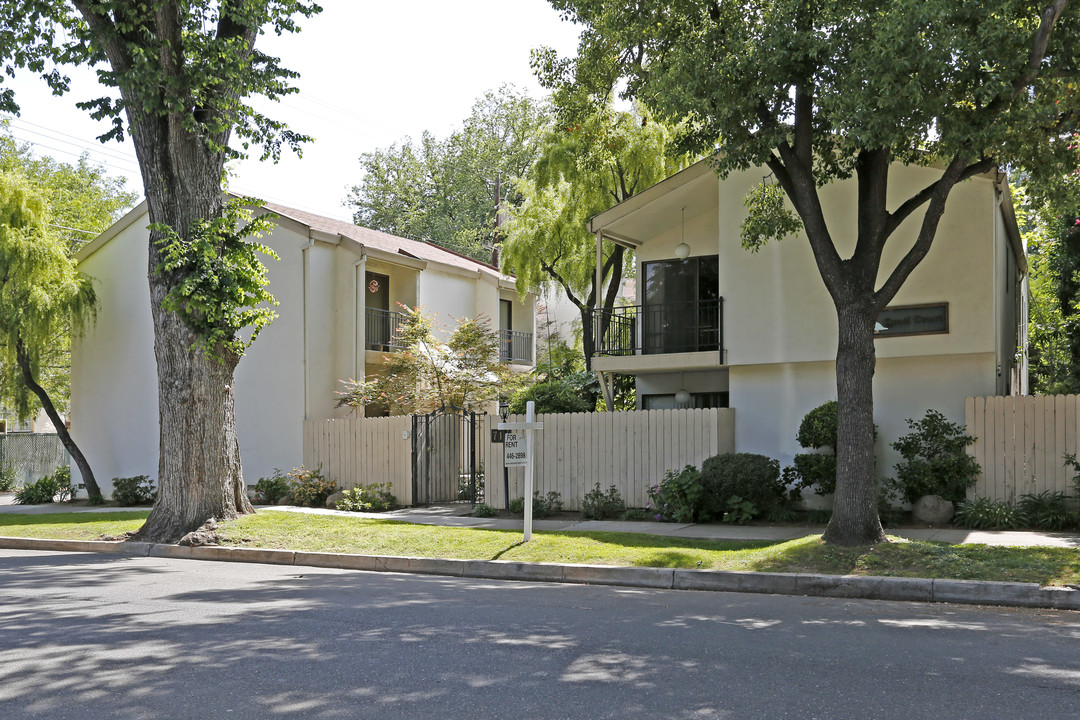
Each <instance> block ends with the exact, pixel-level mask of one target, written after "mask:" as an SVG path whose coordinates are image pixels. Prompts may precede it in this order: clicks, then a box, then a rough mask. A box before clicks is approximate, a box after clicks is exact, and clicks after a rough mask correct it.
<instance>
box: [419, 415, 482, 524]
mask: <svg viewBox="0 0 1080 720" xmlns="http://www.w3.org/2000/svg"><path fill="white" fill-rule="evenodd" d="M485 417H486V414H485V413H475V412H471V411H469V410H462V409H461V408H457V407H453V406H450V407H442V408H439V409H438V410H435V411H434V412H431V413H428V414H427V415H413V416H412V482H413V504H414V505H427V504H429V503H444V502H469V503H472V504H474V505H475V504H476V503H478V502H483V500H484V448H485V447H486V443H484V442H482V441H483V437H482V433H483V431H484V418H485Z"/></svg>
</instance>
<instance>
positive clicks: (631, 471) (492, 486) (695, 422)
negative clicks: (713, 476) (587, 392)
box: [487, 408, 735, 510]
mask: <svg viewBox="0 0 1080 720" xmlns="http://www.w3.org/2000/svg"><path fill="white" fill-rule="evenodd" d="M524 419H525V418H524V416H511V420H524ZM536 419H537V420H539V421H540V422H543V423H544V429H543V430H539V431H536V432H534V433H533V438H534V439H535V440H534V442H535V447H534V448H533V452H534V453H535V458H536V459H535V461H534V462H535V463H536V464H535V465H534V466H533V482H534V484H535V486H536V489H537V490H539V491H540V493H541V494H542V495H546V494H547V493H548V492H551V491H555V492H558V493H559V494H560V495H561V496H562V500H563V507H564V508H565V509H567V510H580V509H581V500H582V499H583V498H584V497H585V493H587V492H589V491H590V490H592V489H594V487H595V486H596V483H598V482H599V483H600V488H601V490H604V491H605V492H606V491H607V489H608V487H610V486H611V485H614V486H615V487H617V488H619V492H620V493H622V497H623V500H625V501H626V504H627V506H629V507H645V505H646V504H647V503H648V502H649V495H648V490H649V487H650V486H652V485H655V484H656V483H658V482H660V480H661V479H662V478H663V477H664V473H665V472H666V471H667V470H673V469H681V468H682V467H683V466H685V465H697V466H700V465H701V463H702V462H703V461H704V460H705V459H706V458H709V457H711V456H713V455H716V454H718V453H722V452H732V451H733V450H734V448H735V410H734V409H732V408H710V409H692V410H638V411H633V412H610V413H609V412H598V413H567V414H559V415H538V416H537V418H536ZM498 422H499V419H498V418H490V423H491V427H495V425H496V424H498ZM488 458H490V459H489V461H488V465H489V468H490V469H489V471H488V473H487V498H488V500H487V502H488V503H490V504H492V505H494V506H495V507H497V508H503V507H505V493H504V491H503V464H502V462H503V453H502V446H495V447H494V448H492V450H491V454H490V455H488ZM509 470H510V498H511V499H513V498H518V497H521V496H523V495H524V494H525V470H524V468H510V469H509Z"/></svg>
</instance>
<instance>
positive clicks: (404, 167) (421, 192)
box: [346, 86, 551, 262]
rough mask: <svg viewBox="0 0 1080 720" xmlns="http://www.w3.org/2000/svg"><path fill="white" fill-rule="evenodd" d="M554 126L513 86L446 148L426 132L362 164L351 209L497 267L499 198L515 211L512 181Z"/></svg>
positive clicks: (365, 220) (482, 102) (359, 219)
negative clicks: (494, 262)
mask: <svg viewBox="0 0 1080 720" xmlns="http://www.w3.org/2000/svg"><path fill="white" fill-rule="evenodd" d="M550 121H551V118H550V112H549V110H548V108H547V106H546V104H545V103H543V102H539V101H537V100H533V99H532V98H530V97H529V96H528V95H526V94H525V93H523V92H521V91H519V90H517V89H516V88H514V87H513V86H503V87H501V88H499V90H498V91H495V92H491V91H489V92H487V93H485V95H484V97H482V98H480V99H478V100H477V101H476V102H475V103H474V104H473V107H472V112H471V114H470V116H469V117H468V118H467V119H466V120H465V122H464V124H463V126H462V128H461V129H459V130H455V131H454V132H452V133H451V134H450V135H449V136H448V137H446V138H445V139H443V140H439V139H437V138H435V137H434V136H433V135H432V134H431V133H429V132H424V134H423V136H422V137H421V139H420V141H419V142H414V141H413V140H412V139H411V138H405V139H404V140H402V141H401V142H400V143H395V144H394V145H391V146H390V147H387V148H379V149H377V150H375V151H373V152H368V153H364V154H363V155H361V156H360V165H361V169H362V171H363V180H362V181H361V183H360V184H359V185H355V186H353V188H352V190H351V192H350V193H349V197H348V199H347V201H346V202H347V204H348V205H350V206H352V207H354V208H355V211H354V213H353V220H354V221H355V222H356V224H357V225H363V226H364V227H369V228H374V229H376V230H382V231H383V232H388V233H393V234H394V235H399V236H402V237H409V238H415V239H417V240H426V241H430V242H433V243H436V244H438V245H442V246H444V247H448V248H451V249H453V250H456V251H457V252H460V253H462V254H464V255H468V256H469V257H472V258H474V259H476V260H480V261H481V262H491V248H492V247H493V246H494V243H495V241H496V240H497V238H498V235H497V233H498V231H497V229H496V228H495V207H496V200H495V190H496V183H497V182H498V183H499V185H498V189H499V195H500V198H499V200H500V201H501V202H503V203H504V204H509V205H511V206H512V205H517V204H519V203H520V202H521V197H520V195H519V194H518V193H517V192H514V191H513V185H512V183H511V180H512V179H514V178H518V177H521V176H522V175H524V174H525V173H526V172H527V171H528V169H529V168H530V167H531V166H532V164H533V162H535V160H536V157H537V154H538V152H539V145H540V139H541V136H542V135H543V133H544V132H545V130H546V129H547V127H548V125H549V123H550Z"/></svg>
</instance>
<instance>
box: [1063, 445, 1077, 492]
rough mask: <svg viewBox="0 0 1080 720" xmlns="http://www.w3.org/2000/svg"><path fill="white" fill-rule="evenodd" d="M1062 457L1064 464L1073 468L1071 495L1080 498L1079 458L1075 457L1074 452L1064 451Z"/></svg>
mask: <svg viewBox="0 0 1080 720" xmlns="http://www.w3.org/2000/svg"><path fill="white" fill-rule="evenodd" d="M1062 459H1063V460H1064V462H1065V465H1067V466H1069V467H1071V468H1072V469H1073V478H1072V486H1073V497H1075V498H1080V460H1077V459H1076V453H1065V455H1064V456H1063V458H1062Z"/></svg>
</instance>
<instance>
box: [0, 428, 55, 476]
mask: <svg viewBox="0 0 1080 720" xmlns="http://www.w3.org/2000/svg"><path fill="white" fill-rule="evenodd" d="M70 462H71V459H70V458H69V457H68V453H67V450H65V449H64V444H63V443H61V442H60V438H59V436H57V435H55V434H52V433H6V434H0V468H4V469H7V468H14V469H15V479H16V481H17V482H19V483H26V482H33V481H34V480H37V479H38V478H42V477H45V476H46V475H51V474H52V473H53V472H55V471H56V468H58V467H60V466H62V465H68V464H70Z"/></svg>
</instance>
